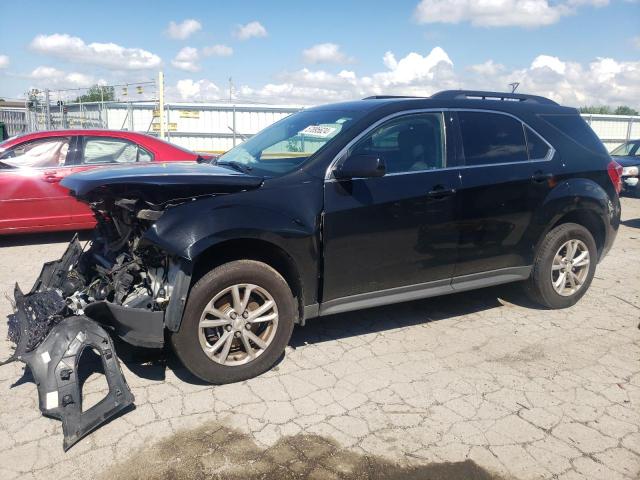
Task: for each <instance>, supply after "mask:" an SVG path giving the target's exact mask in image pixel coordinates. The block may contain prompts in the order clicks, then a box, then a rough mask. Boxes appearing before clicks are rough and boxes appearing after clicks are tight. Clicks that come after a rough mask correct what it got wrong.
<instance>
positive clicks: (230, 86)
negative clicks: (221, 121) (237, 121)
mask: <svg viewBox="0 0 640 480" xmlns="http://www.w3.org/2000/svg"><path fill="white" fill-rule="evenodd" d="M232 101H233V78H231V77H229V103H231V102H232Z"/></svg>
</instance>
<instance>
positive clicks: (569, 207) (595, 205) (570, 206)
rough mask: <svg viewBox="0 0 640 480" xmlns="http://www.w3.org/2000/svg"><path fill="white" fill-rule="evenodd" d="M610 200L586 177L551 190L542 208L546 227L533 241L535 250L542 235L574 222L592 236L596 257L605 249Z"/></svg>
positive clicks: (572, 180)
mask: <svg viewBox="0 0 640 480" xmlns="http://www.w3.org/2000/svg"><path fill="white" fill-rule="evenodd" d="M609 204H610V201H609V196H608V194H607V192H606V191H605V190H604V189H603V188H602V187H601V186H600V185H599V184H598V183H597V182H595V181H593V180H591V179H586V178H577V179H571V180H569V181H567V182H565V183H564V184H562V185H559V186H558V187H557V188H556V189H554V190H553V191H552V192H551V194H550V195H549V197H547V201H546V202H545V205H544V207H543V210H546V212H547V213H546V214H545V215H544V216H545V217H546V220H543V222H542V223H543V224H544V225H546V227H545V228H544V229H543V231H542V235H540V236H539V238H538V241H537V242H536V250H537V248H538V247H539V245H540V243H541V242H542V241H543V239H544V238H545V236H546V235H547V234H548V233H549V232H550V231H551V230H553V229H554V228H556V227H558V226H559V225H562V224H564V223H576V224H578V225H581V226H583V227H584V228H586V229H587V230H588V231H589V233H591V234H592V235H593V238H594V240H595V242H596V247H597V249H598V259H600V258H602V257H603V254H604V253H605V252H606V248H607V245H608V244H609V243H610V242H609V241H608V236H609V235H610V233H609V230H611V226H610V225H607V221H609V222H611V220H610V219H609V216H610V206H609Z"/></svg>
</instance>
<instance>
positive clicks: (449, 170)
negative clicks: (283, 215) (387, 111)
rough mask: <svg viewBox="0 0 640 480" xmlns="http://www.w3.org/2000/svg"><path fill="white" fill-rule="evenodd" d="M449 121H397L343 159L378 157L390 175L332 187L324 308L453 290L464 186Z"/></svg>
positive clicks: (433, 117)
mask: <svg viewBox="0 0 640 480" xmlns="http://www.w3.org/2000/svg"><path fill="white" fill-rule="evenodd" d="M449 120H450V118H449V114H447V113H443V112H424V113H419V114H411V115H405V116H400V117H396V118H394V119H391V120H389V121H388V122H386V123H383V124H382V125H381V126H379V127H377V128H374V129H373V130H372V131H371V132H369V133H367V134H366V135H364V136H363V137H362V138H361V139H360V140H358V141H357V142H356V143H355V145H354V146H353V147H352V148H350V149H349V151H348V152H347V153H346V155H345V156H344V158H346V157H347V156H349V155H360V154H369V155H377V156H379V157H380V158H382V159H383V160H384V161H385V164H386V171H387V173H386V175H384V176H383V177H378V178H354V179H351V180H340V181H338V180H336V179H330V180H327V182H326V183H325V214H324V229H323V232H324V237H323V243H324V286H323V298H322V302H323V305H336V304H341V303H344V304H348V303H353V301H354V300H356V301H357V299H358V297H355V298H354V297H353V296H362V295H366V294H371V293H372V292H380V291H385V292H381V294H380V295H378V298H382V297H385V296H388V295H394V294H398V295H400V296H402V295H403V294H404V293H406V294H407V295H408V296H407V297H405V298H400V297H398V298H396V300H398V301H399V300H402V299H410V298H413V297H411V295H412V292H417V291H419V290H421V289H422V290H423V289H425V288H427V287H428V285H431V286H439V287H441V288H443V289H444V290H447V289H449V288H450V286H449V282H450V279H451V276H452V275H453V271H454V265H455V261H456V256H457V244H458V236H459V234H458V228H457V224H456V204H457V199H456V193H457V189H458V187H459V181H460V180H459V172H458V169H457V168H455V166H454V165H453V164H454V163H455V154H454V150H455V149H454V148H452V146H453V142H450V141H448V140H447V131H448V128H446V124H447V123H449ZM447 145H448V146H449V147H448V148H447ZM425 284H428V285H425ZM398 288H399V289H400V290H397V289H398ZM390 289H396V290H391V291H389V290H390ZM403 292H404V293H403ZM347 297H351V299H349V298H347ZM415 298H417V297H415ZM327 302H331V303H327ZM377 303H378V304H380V303H385V302H382V301H378V302H377ZM374 304H375V303H374ZM366 305H367V304H366V303H364V304H361V305H360V306H366ZM321 308H322V306H321ZM348 309H349V308H342V309H333V308H332V310H331V311H336V312H337V311H344V310H348ZM325 313H326V312H325Z"/></svg>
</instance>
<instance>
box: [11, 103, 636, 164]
mask: <svg viewBox="0 0 640 480" xmlns="http://www.w3.org/2000/svg"><path fill="white" fill-rule="evenodd" d="M14 103H15V104H14ZM157 105H158V104H157V102H104V103H103V102H92V103H72V104H71V103H69V104H64V105H56V104H53V105H50V106H49V108H48V109H47V108H46V105H44V106H43V105H38V106H36V107H35V108H34V107H32V108H25V106H24V105H22V106H20V105H19V104H17V102H12V105H10V106H8V105H7V106H3V104H1V103H0V121H2V122H5V124H6V125H7V127H8V131H9V135H18V134H20V133H24V132H29V131H34V130H44V129H46V128H51V129H59V128H109V129H114V130H132V131H138V132H145V133H149V134H152V135H157V134H158V133H159V131H160V124H159V111H158V107H157ZM302 108H303V107H300V106H295V105H263V104H248V103H237V104H233V103H225V102H220V103H166V104H165V115H164V117H165V130H166V139H167V140H168V141H170V142H172V143H175V144H177V145H180V146H183V147H186V148H189V149H191V150H196V151H201V152H215V153H219V152H225V151H227V150H229V149H230V148H232V147H233V146H234V145H237V144H238V143H240V142H242V141H243V140H245V139H247V138H249V137H251V136H252V135H254V134H255V133H257V132H259V131H260V130H262V129H263V128H265V127H267V126H268V125H271V124H272V123H273V122H275V121H277V120H280V119H281V118H283V117H286V116H287V115H290V114H292V113H294V112H297V111H299V110H301V109H302ZM582 117H583V118H584V119H585V121H587V123H589V124H590V125H591V128H593V130H594V132H595V133H596V134H597V135H598V137H600V139H601V140H602V141H603V143H604V144H605V146H606V147H607V149H609V150H610V151H611V150H613V148H615V147H616V146H618V145H620V144H621V143H623V142H625V141H627V140H630V139H634V138H640V116H626V115H599V114H584V115H582Z"/></svg>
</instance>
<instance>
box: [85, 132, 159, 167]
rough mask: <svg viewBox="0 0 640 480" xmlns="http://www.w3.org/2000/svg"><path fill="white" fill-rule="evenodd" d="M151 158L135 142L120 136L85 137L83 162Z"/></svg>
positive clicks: (124, 161) (111, 161)
mask: <svg viewBox="0 0 640 480" xmlns="http://www.w3.org/2000/svg"><path fill="white" fill-rule="evenodd" d="M150 160H151V155H150V154H149V152H147V151H146V150H144V149H143V148H142V147H139V146H138V145H136V144H135V143H132V142H130V141H129V140H125V139H122V138H110V137H85V140H84V150H83V159H82V161H83V163H84V164H87V165H97V164H103V163H134V162H148V161H150Z"/></svg>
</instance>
